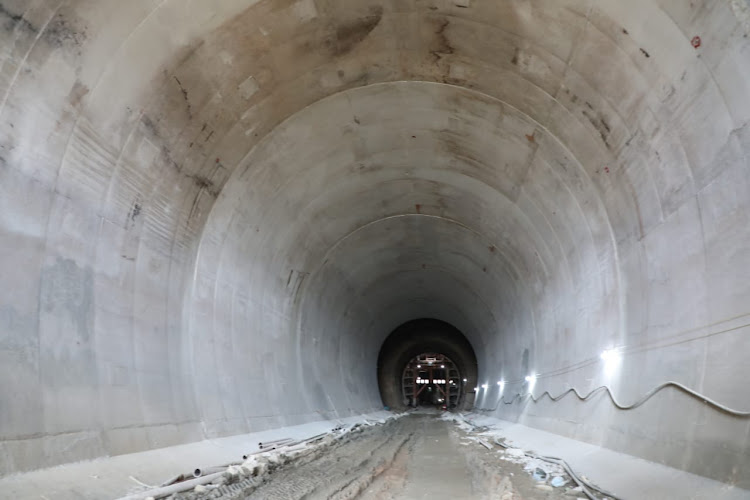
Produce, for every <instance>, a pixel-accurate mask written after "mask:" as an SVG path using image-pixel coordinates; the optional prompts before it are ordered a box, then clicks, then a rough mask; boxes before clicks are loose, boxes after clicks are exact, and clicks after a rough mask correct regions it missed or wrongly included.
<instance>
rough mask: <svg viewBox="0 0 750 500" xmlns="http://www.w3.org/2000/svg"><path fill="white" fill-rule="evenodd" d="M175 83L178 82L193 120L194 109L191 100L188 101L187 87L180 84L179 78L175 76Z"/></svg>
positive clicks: (189, 115)
mask: <svg viewBox="0 0 750 500" xmlns="http://www.w3.org/2000/svg"><path fill="white" fill-rule="evenodd" d="M173 78H174V81H176V82H177V86H178V87H180V92H182V98H183V99H184V100H185V105H186V106H187V113H188V117H189V118H191V119H192V118H193V107H192V106H191V105H190V99H188V93H187V90H186V89H185V87H183V86H182V82H180V79H179V78H177V76H174V75H173Z"/></svg>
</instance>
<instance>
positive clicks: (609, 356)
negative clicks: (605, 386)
mask: <svg viewBox="0 0 750 500" xmlns="http://www.w3.org/2000/svg"><path fill="white" fill-rule="evenodd" d="M599 357H600V358H602V361H604V362H605V363H609V362H611V361H617V360H619V359H620V354H619V353H618V352H617V350H616V349H605V350H604V351H602V353H601V354H600V355H599Z"/></svg>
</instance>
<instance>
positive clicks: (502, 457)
mask: <svg viewBox="0 0 750 500" xmlns="http://www.w3.org/2000/svg"><path fill="white" fill-rule="evenodd" d="M487 444H488V445H490V446H491V449H487V447H485V446H483V445H482V444H480V443H479V442H477V441H476V436H474V435H469V434H467V433H466V432H465V431H463V430H461V429H460V428H459V427H458V426H456V425H455V424H454V423H452V422H450V421H446V420H444V419H441V418H440V415H439V414H429V413H417V414H411V415H407V416H404V417H402V418H399V419H394V420H390V421H388V422H386V423H385V424H383V425H378V426H372V427H362V428H359V429H355V430H354V431H352V432H349V433H348V434H347V435H346V436H343V437H340V438H338V439H335V440H329V441H328V442H326V443H323V444H321V445H318V446H316V447H314V448H311V449H310V450H303V451H301V452H296V453H295V454H294V456H292V455H291V454H290V455H284V454H281V455H279V456H278V457H276V458H274V459H272V460H262V461H259V462H258V466H257V467H258V468H257V469H256V473H255V477H252V478H247V479H243V480H241V481H238V482H237V483H235V484H231V485H225V486H222V487H221V488H216V489H214V490H207V491H201V492H191V493H187V494H182V495H179V496H176V497H175V498H180V499H186V500H187V499H190V500H193V499H195V500H197V499H221V500H234V499H237V500H239V499H243V500H244V499H246V500H261V499H263V500H271V499H274V500H277V499H279V500H280V499H299V500H302V499H306V500H308V499H336V500H344V499H362V500H390V499H409V500H417V499H428V498H429V499H455V500H462V499H492V500H532V499H535V500H542V499H552V498H563V499H567V500H570V499H572V498H576V497H582V496H583V495H577V494H576V490H573V489H572V486H574V485H572V484H571V483H570V481H569V478H567V477H566V478H564V479H565V480H566V481H568V483H567V484H566V485H563V486H560V487H552V486H550V485H549V481H548V480H546V481H540V480H535V479H534V478H533V477H532V474H533V472H534V470H533V469H532V470H525V469H524V465H523V464H519V463H513V462H512V461H511V457H509V456H506V452H505V451H503V450H502V448H500V447H498V446H496V445H492V443H487ZM537 479H538V478H537ZM548 479H549V478H548Z"/></svg>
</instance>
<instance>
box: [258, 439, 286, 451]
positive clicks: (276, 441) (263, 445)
mask: <svg viewBox="0 0 750 500" xmlns="http://www.w3.org/2000/svg"><path fill="white" fill-rule="evenodd" d="M287 441H293V439H292V438H282V439H274V440H272V441H262V442H260V443H258V447H259V448H261V449H263V448H268V447H269V446H273V445H276V444H279V443H284V442H287Z"/></svg>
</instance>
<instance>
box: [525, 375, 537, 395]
mask: <svg viewBox="0 0 750 500" xmlns="http://www.w3.org/2000/svg"><path fill="white" fill-rule="evenodd" d="M526 382H528V384H529V392H531V391H533V390H534V386H535V385H536V375H527V376H526Z"/></svg>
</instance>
